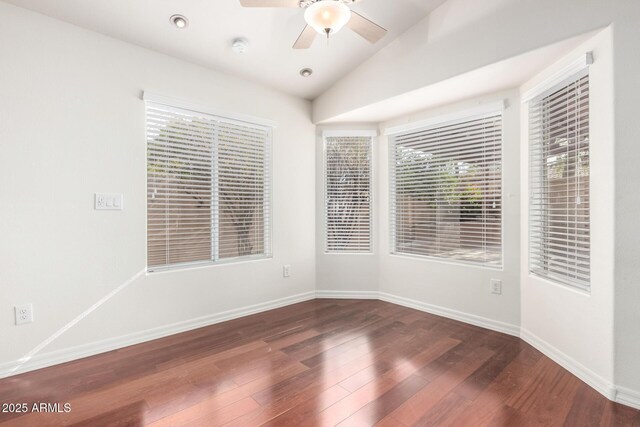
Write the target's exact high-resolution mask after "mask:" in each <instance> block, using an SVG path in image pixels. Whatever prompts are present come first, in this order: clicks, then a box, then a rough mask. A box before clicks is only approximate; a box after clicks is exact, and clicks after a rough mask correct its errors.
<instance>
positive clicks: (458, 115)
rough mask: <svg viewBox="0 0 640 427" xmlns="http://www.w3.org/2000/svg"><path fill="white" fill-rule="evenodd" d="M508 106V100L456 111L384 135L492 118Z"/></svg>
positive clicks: (402, 126) (397, 127)
mask: <svg viewBox="0 0 640 427" xmlns="http://www.w3.org/2000/svg"><path fill="white" fill-rule="evenodd" d="M506 106H507V102H506V100H504V99H503V100H502V101H498V102H491V103H488V104H480V105H478V106H477V107H474V108H469V109H466V110H461V111H456V112H453V113H450V114H443V115H440V116H436V117H431V118H428V119H424V120H418V121H415V122H409V123H403V124H401V125H396V126H390V127H388V128H386V129H385V130H384V135H396V134H399V133H403V132H408V131H412V130H416V129H429V128H432V127H440V126H445V125H447V124H448V123H452V122H457V121H459V120H462V119H470V120H472V119H476V118H482V117H490V116H492V115H496V114H500V113H502V112H503V111H504V110H505V108H506Z"/></svg>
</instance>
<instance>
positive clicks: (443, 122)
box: [385, 100, 507, 271]
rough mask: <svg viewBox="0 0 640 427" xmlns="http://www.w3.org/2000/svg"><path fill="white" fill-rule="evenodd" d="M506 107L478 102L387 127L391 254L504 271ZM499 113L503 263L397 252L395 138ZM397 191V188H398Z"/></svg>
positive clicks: (501, 256) (504, 101)
mask: <svg viewBox="0 0 640 427" xmlns="http://www.w3.org/2000/svg"><path fill="white" fill-rule="evenodd" d="M506 106H507V102H506V100H501V101H497V102H490V103H486V104H482V105H479V106H477V107H475V108H470V109H463V110H458V111H454V112H452V113H449V114H443V115H438V116H435V117H430V118H427V119H424V120H419V121H415V122H410V123H405V124H401V125H398V126H392V127H389V128H387V129H386V130H385V135H387V136H388V139H389V140H388V150H389V151H388V157H389V158H388V162H389V172H388V179H389V188H388V191H389V193H388V197H389V206H388V209H389V211H388V212H389V223H388V226H389V236H388V238H389V255H390V256H394V257H400V258H410V259H415V260H422V261H430V262H438V263H441V264H449V265H457V266H464V267H474V268H479V269H487V270H492V271H504V268H505V267H504V265H505V264H504V258H505V256H504V251H505V247H504V246H505V245H504V243H505V238H504V234H505V226H504V219H505V215H504V203H505V200H506V199H505V188H504V167H503V162H504V110H505V108H506ZM497 115H500V120H501V134H500V166H501V167H500V198H501V201H500V203H501V205H500V234H499V235H500V262H499V264H487V263H486V262H476V261H469V260H464V259H455V258H450V257H438V256H433V255H422V254H416V253H406V252H398V251H397V243H396V231H395V218H396V217H395V215H396V210H395V207H394V203H395V201H394V197H393V193H394V188H393V185H395V166H394V164H393V160H394V158H395V157H394V154H393V153H392V150H395V140H394V137H395V136H397V135H401V134H402V133H405V132H407V133H408V132H411V131H420V130H430V129H437V128H440V127H446V126H450V125H455V124H457V123H464V122H467V121H472V120H478V119H481V118H484V117H492V116H497ZM396 191H397V190H396Z"/></svg>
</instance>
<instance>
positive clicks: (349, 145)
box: [324, 136, 372, 253]
mask: <svg viewBox="0 0 640 427" xmlns="http://www.w3.org/2000/svg"><path fill="white" fill-rule="evenodd" d="M371 149H372V138H371V137H369V136H335V137H334V136H328V137H325V147H324V172H325V174H324V177H325V186H324V187H325V194H324V198H325V231H326V234H325V250H326V252H330V253H333V252H371V251H372V246H371V228H372V227H371V218H372V212H371V182H372V176H371V173H372V172H371Z"/></svg>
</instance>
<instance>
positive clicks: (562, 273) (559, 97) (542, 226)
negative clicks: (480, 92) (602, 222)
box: [529, 71, 590, 289]
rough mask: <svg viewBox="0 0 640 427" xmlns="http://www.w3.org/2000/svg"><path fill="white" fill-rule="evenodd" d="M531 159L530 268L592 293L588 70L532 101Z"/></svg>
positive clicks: (532, 270)
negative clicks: (590, 281) (590, 286)
mask: <svg viewBox="0 0 640 427" xmlns="http://www.w3.org/2000/svg"><path fill="white" fill-rule="evenodd" d="M549 92H551V93H549ZM529 161H530V164H529V196H530V203H529V270H530V272H531V273H534V274H536V275H538V276H542V277H545V278H547V279H550V280H552V281H555V282H559V283H563V284H568V285H572V286H576V287H580V288H584V289H587V288H588V287H589V280H590V279H589V277H590V231H589V229H590V218H589V76H588V75H587V73H586V71H585V72H582V73H581V74H579V75H578V76H575V77H574V78H572V79H571V80H570V82H569V83H566V82H565V83H564V84H562V85H560V88H557V87H556V88H555V89H553V90H552V91H547V93H544V94H542V95H540V96H538V97H537V98H534V99H533V100H531V101H530V103H529Z"/></svg>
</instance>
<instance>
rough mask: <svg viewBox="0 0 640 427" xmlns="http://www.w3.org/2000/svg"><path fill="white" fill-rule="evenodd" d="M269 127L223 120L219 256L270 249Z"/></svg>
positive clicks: (219, 157) (217, 218) (219, 150)
mask: <svg viewBox="0 0 640 427" xmlns="http://www.w3.org/2000/svg"><path fill="white" fill-rule="evenodd" d="M269 139H270V135H269V131H268V130H267V129H266V128H263V127H252V126H248V125H245V124H240V123H231V122H221V123H220V124H219V131H218V146H217V165H216V167H217V170H218V175H217V178H218V182H217V187H218V195H219V201H218V203H219V209H218V212H217V213H216V214H215V217H214V218H215V219H214V222H217V223H218V226H219V235H218V248H219V249H218V250H219V257H220V258H221V259H224V258H235V257H241V256H247V255H260V254H268V253H269V251H270V244H269V240H270V230H271V227H270V224H269V218H270V213H271V212H270V209H271V208H270V204H269V199H270V197H269V195H270V193H271V188H270V182H271V180H270V178H269V174H270V168H269V159H270V154H269Z"/></svg>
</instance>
